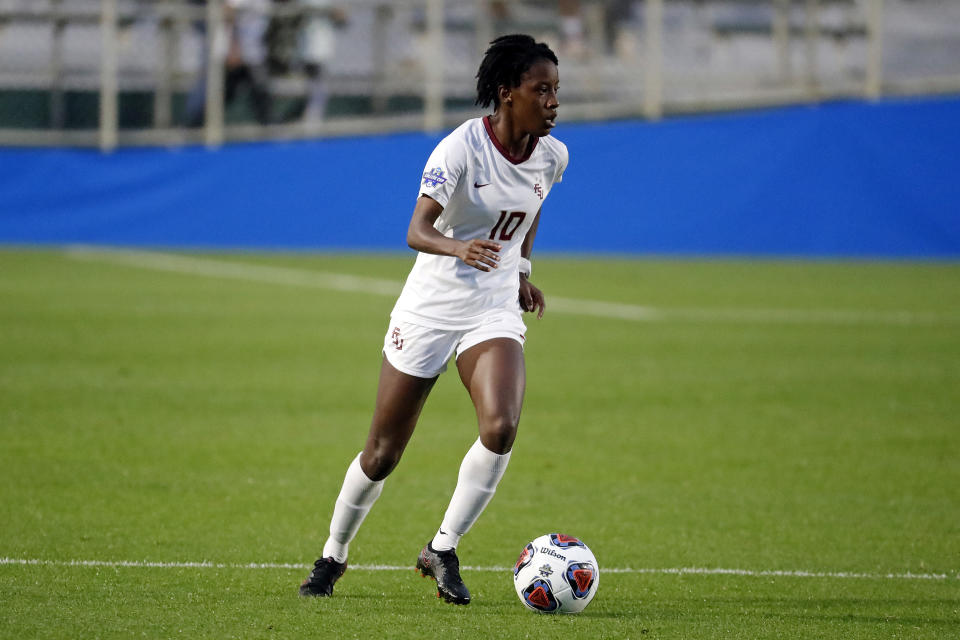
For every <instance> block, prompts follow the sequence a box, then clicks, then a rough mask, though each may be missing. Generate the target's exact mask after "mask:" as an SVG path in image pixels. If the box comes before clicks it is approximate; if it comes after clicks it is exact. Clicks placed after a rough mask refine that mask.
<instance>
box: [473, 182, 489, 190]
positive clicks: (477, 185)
mask: <svg viewBox="0 0 960 640" xmlns="http://www.w3.org/2000/svg"><path fill="white" fill-rule="evenodd" d="M488 184H490V183H489V182H487V183H485V184H477V183H476V182H474V183H473V186H474V188H475V189H479V188H480V187H485V186H487V185H488Z"/></svg>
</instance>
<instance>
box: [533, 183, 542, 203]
mask: <svg viewBox="0 0 960 640" xmlns="http://www.w3.org/2000/svg"><path fill="white" fill-rule="evenodd" d="M533 192H534V193H535V194H537V195H538V196H540V199H541V200H543V187H541V186H540V183H539V182H538V183H537V184H535V185H533Z"/></svg>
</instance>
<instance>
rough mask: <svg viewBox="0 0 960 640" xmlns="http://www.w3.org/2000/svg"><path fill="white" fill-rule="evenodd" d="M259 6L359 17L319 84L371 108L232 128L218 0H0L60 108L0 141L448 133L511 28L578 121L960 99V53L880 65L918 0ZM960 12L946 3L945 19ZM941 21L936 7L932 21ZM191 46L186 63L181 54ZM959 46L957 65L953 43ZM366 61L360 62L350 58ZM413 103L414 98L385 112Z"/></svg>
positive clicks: (300, 77)
mask: <svg viewBox="0 0 960 640" xmlns="http://www.w3.org/2000/svg"><path fill="white" fill-rule="evenodd" d="M263 1H264V3H265V4H264V15H263V16H261V17H262V18H263V19H264V20H267V21H269V20H276V19H278V18H288V19H294V20H301V21H307V20H310V19H314V18H319V19H327V18H330V17H331V16H332V15H333V14H334V13H336V12H342V11H346V12H347V14H351V13H352V14H353V19H352V20H351V26H350V27H349V28H348V29H345V30H343V31H342V32H339V33H338V34H337V37H338V38H339V39H340V40H341V42H340V43H339V44H338V48H341V47H343V48H345V52H343V53H341V55H339V57H338V59H337V60H333V61H331V62H330V64H329V65H328V66H329V67H330V68H329V69H326V70H325V82H327V84H328V85H329V86H328V87H327V91H328V92H329V93H330V94H331V95H333V96H334V97H338V96H339V97H343V96H352V97H353V98H354V99H356V100H357V101H363V102H364V104H365V107H364V108H363V109H356V110H354V112H353V113H351V112H350V110H349V109H345V110H344V111H343V112H342V113H339V114H333V115H330V116H329V117H325V118H323V119H302V120H296V121H293V120H289V119H288V120H282V121H270V122H266V123H255V122H251V121H249V120H247V121H236V120H230V119H229V118H228V117H227V115H228V114H227V109H226V106H225V95H224V84H225V82H224V81H225V75H224V74H225V63H226V61H227V56H228V54H229V50H230V47H229V44H228V42H227V41H226V40H228V39H229V34H228V33H227V31H226V26H225V25H226V23H227V19H226V15H227V12H226V11H225V7H224V0H209V1H208V2H206V3H205V5H202V4H198V3H196V2H190V1H189V0H46V1H44V0H33V1H31V2H29V3H23V2H18V0H0V91H4V90H5V91H17V90H22V89H24V88H28V89H31V90H34V91H36V90H39V91H42V92H45V93H46V95H47V98H48V102H47V105H46V106H45V109H46V110H47V111H48V112H49V118H48V119H47V121H48V123H47V126H45V127H37V126H33V127H11V126H4V125H3V124H2V121H0V144H14V145H35V146H37V145H77V146H97V147H99V148H101V149H103V150H104V151H109V150H111V149H114V148H116V147H117V146H118V145H180V144H192V143H203V144H207V145H209V146H218V145H220V144H223V143H224V142H225V141H237V140H265V139H296V138H304V137H321V136H334V135H345V134H363V133H376V132H389V131H403V130H425V131H437V130H441V129H443V128H445V127H450V126H454V125H455V124H457V123H459V122H460V121H462V119H463V118H464V117H467V116H469V115H472V114H474V113H476V111H475V109H473V108H472V107H471V106H470V103H471V101H472V96H473V89H474V87H473V82H474V80H473V74H474V73H475V68H476V65H477V63H478V62H479V59H480V57H481V55H482V52H483V50H484V48H485V45H486V43H487V42H489V40H491V39H492V38H493V37H495V35H498V34H499V33H503V32H507V31H510V32H513V31H528V32H531V33H533V34H534V35H535V36H537V37H538V39H546V40H547V41H548V42H549V43H550V44H551V45H552V46H555V47H556V48H558V53H559V54H560V57H561V84H562V87H563V88H562V94H561V97H562V102H563V105H562V107H561V109H562V115H563V117H564V119H568V120H585V119H604V118H620V117H643V118H648V119H657V118H660V117H662V116H663V115H664V114H669V113H680V112H691V111H704V110H717V109H729V108H742V107H750V106H758V105H770V104H786V103H797V102H815V101H819V100H824V99H830V98H835V97H849V96H862V97H866V98H868V99H875V98H878V97H880V96H883V95H891V94H898V93H931V92H943V91H947V92H955V91H960V63H958V66H957V68H955V69H954V68H952V67H951V66H950V63H949V62H947V63H944V64H945V68H946V72H944V71H943V69H940V70H935V71H936V72H935V73H927V72H919V73H912V72H907V73H900V74H899V75H898V76H897V77H892V76H889V75H887V74H886V73H885V68H886V67H885V55H886V52H885V49H886V46H885V34H888V33H891V31H890V28H891V25H890V20H889V19H888V18H890V11H889V10H890V8H891V6H893V7H895V9H896V11H894V12H893V13H894V16H893V17H894V18H896V21H899V22H903V23H904V24H908V25H909V24H913V23H911V22H910V21H911V19H912V18H911V17H910V15H909V14H908V13H905V12H907V11H909V10H910V7H909V6H907V5H910V6H912V7H917V6H919V5H921V4H923V2H922V0H921V1H920V2H917V1H914V2H909V3H906V4H904V2H903V0H886V1H885V0H714V1H713V2H709V1H694V0H669V1H665V0H642V1H641V0H636V1H634V2H614V1H609V2H605V1H602V0H582V1H581V2H579V3H572V4H574V5H576V9H577V13H576V15H575V16H573V17H574V18H576V20H577V21H578V25H579V26H578V27H577V28H575V29H573V30H572V31H570V30H568V31H569V32H565V31H564V26H565V25H567V24H569V21H567V22H564V16H562V15H560V14H559V13H558V5H557V3H550V2H545V1H542V0H540V1H530V2H513V3H509V2H495V1H494V0H393V1H392V2H386V1H383V0H353V1H352V2H341V3H340V6H339V7H338V6H335V3H326V2H321V3H316V2H314V3H307V2H296V1H288V2H273V3H272V4H269V3H267V0H263ZM567 4H568V6H569V5H570V4H571V3H567ZM957 4H960V3H957ZM927 5H928V10H929V11H931V12H933V11H941V10H942V11H949V10H950V9H949V7H950V4H949V3H944V2H937V1H936V0H927ZM929 7H932V9H930V8H929ZM942 7H946V8H942ZM956 16H957V12H956V11H955V10H953V12H952V13H949V15H946V16H945V17H944V20H943V22H944V23H947V22H949V20H950V19H951V18H952V17H956ZM566 17H567V18H569V17H570V16H566ZM899 22H898V24H899ZM937 22H938V21H937V20H936V15H933V17H932V18H931V19H930V20H928V23H930V24H935V23H937ZM924 24H926V23H923V24H920V23H918V25H913V26H912V27H909V28H905V29H906V31H910V29H913V30H915V31H918V32H919V35H918V36H917V37H918V38H920V39H921V40H922V38H923V33H922V29H924V28H927V27H924ZM199 26H202V27H203V31H204V33H205V34H206V35H204V33H201V32H200V30H199V29H198V27H199ZM16 29H19V30H20V32H22V34H23V38H24V44H23V45H19V46H18V45H16V44H14V45H10V46H11V47H13V49H12V51H14V52H16V53H17V56H16V57H17V58H18V59H22V60H21V62H19V63H17V64H19V66H17V64H14V63H12V62H11V63H10V64H5V63H4V62H3V60H4V58H5V57H6V58H11V57H12V56H11V54H10V52H9V51H8V52H7V53H6V55H5V54H4V51H5V50H4V49H3V45H4V39H5V38H7V37H8V36H9V35H10V33H11V30H16ZM30 29H38V30H41V31H43V32H44V33H45V34H47V37H46V40H45V42H47V43H48V45H47V47H46V49H47V52H46V53H48V54H49V55H48V56H47V64H46V65H42V64H38V62H37V61H38V60H41V59H43V58H44V55H45V54H44V52H40V51H33V52H31V51H29V49H30V47H31V46H32V45H31V44H30V42H29V38H28V35H26V34H28V33H29V31H30ZM71 29H78V30H82V31H83V33H84V34H85V36H84V37H85V38H87V39H90V38H95V39H96V43H95V46H94V43H92V42H90V41H85V44H84V47H85V48H84V47H80V48H82V49H83V51H85V52H86V54H85V56H86V57H84V56H83V55H78V56H77V61H74V60H72V59H71V51H70V46H72V44H71V43H73V45H76V44H77V42H74V40H77V41H80V40H83V38H79V37H78V38H75V39H74V40H71V37H70V30H71ZM138 29H139V30H138ZM146 31H149V32H150V33H152V34H153V35H152V37H151V38H149V39H148V40H149V41H148V40H143V41H141V40H139V39H138V37H139V36H138V34H142V33H145V32H146ZM39 32H40V31H38V33H39ZM958 32H960V29H958ZM947 35H948V36H949V38H946V37H945V36H943V34H941V37H940V39H941V40H943V43H944V44H943V46H944V47H945V48H946V49H947V50H952V48H953V47H960V33H957V34H956V35H957V37H956V40H955V41H954V39H953V34H952V32H948V33H947ZM401 40H402V41H403V42H404V45H403V46H400V44H399V43H400V41H401ZM188 41H189V42H188ZM188 44H189V45H190V46H192V49H190V46H187V45H188ZM40 48H42V47H40ZM148 48H152V50H151V51H148V50H147V49H148ZM904 48H905V49H909V47H904ZM187 49H190V51H191V55H192V56H193V58H194V59H193V60H192V62H193V63H194V64H193V66H191V64H190V62H191V61H189V60H185V59H184V58H185V55H184V51H185V50H187ZM78 50H79V48H78ZM94 50H95V51H96V53H97V55H96V58H95V59H94V58H93V56H92V52H93V51H94ZM398 51H400V52H401V53H398ZM948 53H949V51H948ZM956 53H957V56H956V58H957V59H958V60H960V48H958V49H957V51H956ZM949 57H950V56H949V55H945V56H944V58H945V59H948V60H949ZM81 58H82V59H84V60H86V62H83V61H82V60H80V59H81ZM140 58H143V59H149V60H150V61H149V63H145V62H143V60H141V59H140ZM359 59H363V60H364V62H363V63H362V64H360V63H356V64H355V62H356V60H359ZM908 66H909V65H908ZM894 75H896V74H894ZM201 82H202V84H203V85H205V91H206V93H205V97H204V100H203V103H204V109H203V111H204V119H203V124H202V126H201V127H189V126H186V123H184V122H183V118H182V116H181V117H180V118H179V119H178V118H177V117H176V116H175V113H174V112H175V110H176V109H175V108H174V106H173V105H174V104H175V103H177V101H178V100H179V101H180V102H182V99H183V96H184V95H185V94H187V93H188V92H190V91H191V89H193V90H195V89H196V87H197V86H198V85H199V84H200V83H201ZM309 82H310V79H309V78H308V77H306V76H305V75H304V74H303V73H301V72H297V71H294V72H290V71H289V70H287V71H284V72H282V73H274V74H272V75H271V77H270V79H269V83H270V84H269V88H270V91H271V92H272V93H273V94H275V96H278V97H284V96H287V97H290V96H293V97H297V96H298V95H299V96H300V97H301V98H302V94H303V93H304V92H305V91H307V90H308V87H307V85H308V84H309ZM84 91H85V92H88V93H94V94H95V95H96V105H97V107H96V109H97V118H96V126H95V127H88V128H83V127H71V126H67V124H66V121H67V119H68V118H67V115H66V112H67V106H66V103H67V102H68V100H67V98H68V97H69V96H70V95H72V93H71V92H73V93H76V92H84ZM131 91H140V92H144V93H147V94H149V95H150V96H151V97H152V100H151V101H150V106H149V109H148V110H149V111H150V113H151V117H150V118H149V119H148V120H149V122H146V123H143V122H141V124H140V125H139V126H125V127H124V126H121V124H122V122H121V120H122V116H123V114H124V113H125V111H124V109H125V108H124V107H123V105H122V100H121V98H122V96H123V95H124V94H125V92H131ZM404 101H406V102H408V103H410V104H413V107H411V108H397V107H395V106H394V107H391V105H392V104H394V103H398V102H404ZM141 108H143V107H142V106H141ZM181 110H182V109H181ZM141 120H143V119H142V118H141ZM178 120H179V121H178Z"/></svg>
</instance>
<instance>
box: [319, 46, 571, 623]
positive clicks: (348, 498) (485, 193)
mask: <svg viewBox="0 0 960 640" xmlns="http://www.w3.org/2000/svg"><path fill="white" fill-rule="evenodd" d="M557 89H558V74H557V57H556V55H555V54H554V53H553V51H551V50H550V48H549V47H548V46H547V45H545V44H543V43H538V42H536V41H535V40H534V39H533V38H532V37H530V36H527V35H509V36H503V37H500V38H497V39H496V40H494V41H493V42H492V43H491V46H490V48H489V49H487V51H486V54H485V56H484V58H483V61H482V63H481V64H480V69H479V71H478V72H477V104H478V105H480V106H481V107H483V108H488V107H490V106H491V105H492V106H493V114H492V115H489V116H485V117H483V118H474V119H472V120H468V121H467V122H465V123H464V124H462V125H461V126H460V127H458V128H457V129H456V130H454V131H453V132H452V133H451V134H450V135H448V136H447V137H446V138H444V139H443V140H442V141H441V142H440V144H438V145H437V147H436V149H434V151H433V153H432V154H431V155H430V159H429V160H428V161H427V164H426V167H425V169H424V172H423V177H422V180H421V182H420V191H419V197H418V199H417V202H416V206H415V207H414V210H413V216H412V218H411V220H410V226H409V229H408V231H407V243H408V244H409V245H410V247H411V248H413V249H416V250H417V251H419V254H418V255H417V260H416V263H415V264H414V266H413V269H412V271H411V272H410V275H409V276H408V278H407V281H406V284H405V285H404V288H403V291H402V292H401V294H400V297H399V299H398V300H397V303H396V306H394V308H393V311H392V313H391V316H390V325H389V326H388V328H387V333H386V336H385V339H384V346H383V353H384V359H383V363H382V366H381V369H380V382H379V387H378V390H377V400H376V407H375V409H374V413H373V420H372V423H371V425H370V432H369V435H368V436H367V441H366V445H365V446H364V448H363V451H361V452H360V454H359V455H358V456H357V457H356V458H355V459H354V460H353V462H352V463H351V464H350V465H349V468H348V469H347V473H346V477H345V478H344V481H343V487H342V489H341V491H340V495H339V496H338V498H337V501H336V504H335V506H334V510H333V518H332V520H331V522H330V537H329V538H328V539H327V541H326V544H325V545H324V547H323V554H322V557H321V558H320V559H319V560H317V561H316V563H315V565H314V569H313V571H312V572H311V573H310V575H309V577H308V578H307V579H306V580H305V581H304V582H303V584H302V585H301V586H300V594H301V595H304V596H329V595H331V594H332V593H333V585H334V583H335V582H336V581H337V579H338V578H340V576H342V575H343V572H344V571H345V570H346V568H347V564H346V562H347V547H348V545H349V544H350V541H351V540H352V539H353V537H354V535H355V534H356V532H357V529H358V528H359V527H360V524H361V522H362V521H363V519H364V517H366V515H367V513H368V512H369V511H370V508H371V507H372V506H373V503H374V501H376V499H377V497H378V496H379V495H380V492H381V490H382V488H383V482H384V478H386V477H387V476H388V475H389V474H390V472H391V471H393V469H394V468H395V467H396V465H397V463H398V462H399V461H400V456H401V455H402V454H403V450H404V448H405V447H406V445H407V442H408V441H409V439H410V436H411V435H412V434H413V430H414V427H415V426H416V424H417V419H418V417H419V416H420V410H421V409H422V408H423V405H424V402H425V401H426V399H427V395H428V394H429V393H430V389H431V388H432V387H433V384H434V382H436V380H437V377H438V376H439V375H440V374H441V373H443V371H444V370H445V369H446V367H447V361H448V360H449V359H450V357H451V356H452V355H453V354H454V353H456V364H457V370H458V371H459V373H460V379H461V380H462V381H463V384H464V386H465V387H466V388H467V391H468V392H469V394H470V398H471V400H472V401H473V404H474V407H475V408H476V414H477V422H478V425H479V438H478V439H477V441H476V442H475V443H474V444H473V446H472V447H471V448H470V450H469V451H467V454H466V456H465V457H464V459H463V462H462V464H461V465H460V473H459V476H458V480H457V486H456V489H455V490H454V492H453V497H452V498H451V500H450V503H449V506H448V507H447V511H446V513H445V515H444V517H443V521H442V522H441V524H440V527H439V529H438V531H437V533H436V535H435V536H434V538H433V539H432V540H430V541H429V542H428V543H427V544H426V546H424V547H423V549H422V550H421V551H420V556H419V557H418V558H417V569H418V570H419V571H420V573H421V574H422V575H424V576H430V577H433V578H434V579H435V580H436V583H437V584H436V586H437V595H438V596H442V597H443V598H444V599H445V600H446V601H447V602H452V603H454V604H467V603H469V602H470V592H469V591H468V590H467V587H466V585H464V583H463V580H462V579H461V577H460V565H459V560H458V559H457V554H456V547H457V543H458V542H459V541H460V538H461V537H462V536H463V535H464V534H465V533H467V531H469V530H470V527H471V526H472V525H473V523H474V522H476V520H477V518H478V517H479V516H480V513H481V512H482V511H483V509H484V508H485V507H486V506H487V503H488V502H489V501H490V499H491V498H492V497H493V494H494V492H495V491H496V488H497V484H498V483H499V482H500V478H501V477H502V476H503V473H504V471H505V470H506V468H507V462H508V461H509V460H510V451H511V449H512V447H513V441H514V438H515V437H516V435H517V424H518V422H519V420H520V408H521V406H522V404H523V393H524V388H525V385H526V372H525V367H524V359H523V342H524V334H525V332H526V326H525V325H524V324H523V320H522V318H521V311H528V312H536V313H537V317H538V318H541V317H543V312H544V308H545V303H544V297H543V293H542V292H541V291H540V289H538V288H537V287H535V286H534V285H533V284H532V283H531V282H530V280H529V277H530V272H531V265H530V253H531V251H532V248H533V240H534V236H535V235H536V231H537V224H538V222H539V218H540V208H541V205H542V203H543V200H544V199H545V198H546V197H547V194H549V193H550V189H551V187H552V186H553V185H554V183H556V182H559V181H560V180H561V178H562V176H563V172H564V170H565V169H566V167H567V160H568V154H567V148H566V146H564V144H563V143H562V142H559V141H558V140H556V139H555V138H553V137H551V136H550V132H551V131H552V129H553V127H554V124H555V121H556V117H557V107H558V105H559V103H558V101H557Z"/></svg>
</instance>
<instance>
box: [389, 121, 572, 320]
mask: <svg viewBox="0 0 960 640" xmlns="http://www.w3.org/2000/svg"><path fill="white" fill-rule="evenodd" d="M568 157H569V156H568V153H567V147H566V145H564V144H563V143H562V142H560V141H559V140H557V139H555V138H554V137H552V136H545V137H543V138H535V139H534V144H533V148H532V150H531V151H530V152H529V154H528V155H527V156H526V157H524V158H514V157H511V156H510V155H509V154H508V153H507V151H506V150H505V149H504V148H503V147H502V146H501V145H500V142H499V141H498V140H497V139H496V136H494V134H493V129H492V128H491V125H490V121H489V119H488V118H486V117H484V118H474V119H472V120H468V121H466V122H465V123H463V124H462V125H460V126H459V127H458V128H457V129H455V130H454V131H453V132H452V133H451V134H450V135H448V136H447V137H446V138H444V139H443V140H441V141H440V144H438V145H437V147H436V149H434V150H433V153H432V154H431V155H430V159H429V160H428V161H427V165H426V167H425V169H424V172H423V177H422V178H421V181H420V192H419V193H420V195H426V196H429V197H430V198H432V199H434V200H436V201H437V202H439V203H440V205H442V206H443V212H442V213H441V214H440V217H439V218H437V221H436V223H435V224H434V227H436V229H437V230H438V231H440V233H442V234H444V235H445V236H447V237H450V238H456V239H457V240H464V241H468V240H472V239H474V238H483V239H487V240H493V241H495V242H497V243H499V244H500V245H501V247H502V249H501V250H500V262H499V266H498V267H497V268H496V269H491V270H490V271H480V270H479V269H475V268H473V267H471V266H468V265H467V264H465V263H464V262H462V261H461V260H460V259H459V258H456V257H453V256H440V255H434V254H429V253H423V252H421V253H419V254H418V255H417V261H416V263H415V264H414V266H413V269H412V270H411V272H410V275H409V276H408V277H407V282H406V284H405V285H404V287H403V292H402V293H401V294H400V298H399V299H398V300H397V304H396V306H395V307H394V309H393V313H392V316H393V317H394V318H396V319H398V320H403V321H405V322H411V323H414V324H419V325H422V326H427V327H435V328H440V329H464V328H468V327H472V326H476V325H477V324H479V323H480V322H481V321H482V320H483V316H484V313H485V312H487V311H489V310H491V309H504V308H506V309H515V310H516V311H517V313H518V314H519V312H520V305H519V289H520V273H519V264H520V248H521V245H522V244H523V239H524V238H525V237H526V235H527V231H529V230H530V226H531V225H532V224H533V221H534V219H535V218H536V216H537V213H538V212H539V210H540V205H541V204H542V203H543V200H544V199H545V198H546V197H547V194H549V193H550V189H551V188H552V187H553V185H554V183H557V182H560V180H561V179H562V177H563V172H564V170H565V169H566V168H567V160H568Z"/></svg>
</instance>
